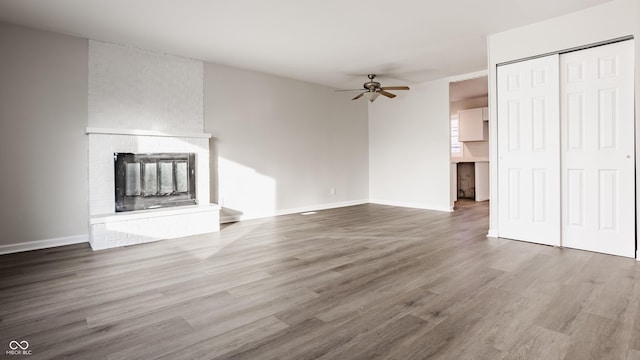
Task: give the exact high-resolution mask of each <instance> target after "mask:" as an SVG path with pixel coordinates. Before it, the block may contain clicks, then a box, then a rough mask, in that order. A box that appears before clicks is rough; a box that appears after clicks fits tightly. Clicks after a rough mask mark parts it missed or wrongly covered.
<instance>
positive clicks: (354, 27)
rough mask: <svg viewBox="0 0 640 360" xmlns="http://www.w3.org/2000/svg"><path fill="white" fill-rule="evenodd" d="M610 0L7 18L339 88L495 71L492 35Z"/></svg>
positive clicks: (142, 4) (70, 7)
mask: <svg viewBox="0 0 640 360" xmlns="http://www.w3.org/2000/svg"><path fill="white" fill-rule="evenodd" d="M608 1H610V0H485V1H479V0H449V1H446V0H439V1H435V0H395V1H391V0H384V1H383V0H349V1H345V0H318V1H303V0H271V1H266V0H236V1H232V0H226V1H222V0H208V1H207V0H182V1H178V0H173V1H171V0H133V1H131V0H82V1H78V0H2V1H0V21H4V22H9V23H14V24H19V25H26V26H30V27H36V28H40V29H45V30H51V31H55V32H60V33H65V34H70V35H75V36H80V37H86V38H91V39H96V40H103V41H110V42H115V43H122V44H128V45H134V46H138V47H142V48H147V49H152V50H161V51H164V52H168V53H172V54H176V55H181V56H187V57H192V58H196V59H201V60H206V61H210V62H215V63H220V64H227V65H232V66H236V67H241V68H246V69H252V70H256V71H261V72H266V73H271V74H276V75H281V76H286V77H290V78H294V79H299V80H303V81H309V82H313V83H318V84H324V85H328V86H332V87H336V88H354V87H360V86H361V85H362V83H364V82H365V81H366V76H365V75H366V74H368V73H376V74H379V76H378V78H377V80H378V81H380V82H382V83H383V85H387V86H388V85H399V84H403V85H404V84H413V83H419V82H424V81H428V80H433V79H437V78H442V77H445V76H451V75H458V74H463V73H467V72H472V71H477V70H482V69H485V68H486V64H487V54H486V36H487V35H489V34H492V33H496V32H501V31H504V30H508V29H511V28H514V27H518V26H521V25H525V24H529V23H533V22H537V21H540V20H544V19H547V18H551V17H555V16H559V15H563V14H566V13H570V12H573V11H576V10H579V9H583V8H587V7H591V6H595V5H598V4H601V3H605V2H608Z"/></svg>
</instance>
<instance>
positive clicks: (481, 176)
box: [475, 162, 489, 201]
mask: <svg viewBox="0 0 640 360" xmlns="http://www.w3.org/2000/svg"><path fill="white" fill-rule="evenodd" d="M475 172H476V174H475V175H476V179H475V180H476V201H485V200H489V162H476V165H475Z"/></svg>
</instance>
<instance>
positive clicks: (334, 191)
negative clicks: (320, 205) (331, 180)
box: [329, 187, 336, 195]
mask: <svg viewBox="0 0 640 360" xmlns="http://www.w3.org/2000/svg"><path fill="white" fill-rule="evenodd" d="M329 192H330V193H331V195H335V194H336V188H334V187H332V188H331V190H329Z"/></svg>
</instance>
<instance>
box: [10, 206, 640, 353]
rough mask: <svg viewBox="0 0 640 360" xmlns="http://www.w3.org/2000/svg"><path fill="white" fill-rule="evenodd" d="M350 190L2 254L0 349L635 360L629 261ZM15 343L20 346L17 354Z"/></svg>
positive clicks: (481, 211)
mask: <svg viewBox="0 0 640 360" xmlns="http://www.w3.org/2000/svg"><path fill="white" fill-rule="evenodd" d="M458 205H459V210H457V211H456V212H454V213H442V212H434V211H425V210H416V209H406V208H396V207H390V206H382V205H373V204H368V205H360V206H353V207H347V208H341V209H333V210H325V211H319V212H318V213H317V214H314V215H308V216H302V215H288V216H280V217H275V218H270V219H261V220H252V221H245V222H241V223H235V224H229V225H225V226H223V228H222V230H221V232H220V233H218V234H213V235H207V236H195V237H190V238H183V239H175V240H166V241H161V242H157V243H151V244H144V245H137V246H132V247H127V248H119V249H111V250H105V251H99V252H93V251H91V250H90V248H89V247H88V245H86V244H82V245H74V246H66V247H60V248H54V249H48V250H39V251H31V252H26V253H19V254H12V255H4V256H0V351H2V352H0V357H4V358H18V357H16V356H10V355H6V353H5V351H7V350H9V346H8V344H9V342H10V341H12V340H16V341H22V340H27V341H28V342H29V344H30V346H29V349H30V350H31V351H32V355H31V356H29V357H28V358H29V359H60V358H73V359H377V358H381V359H403V360H404V359H456V360H460V359H492V360H493V359H640V311H639V308H640V265H639V264H638V263H637V262H636V261H634V260H632V259H626V258H621V257H614V256H608V255H602V254H596V253H590V252H584V251H578V250H571V249H559V248H553V247H548V246H542V245H535V244H529V243H524V242H517V241H510V240H503V239H493V238H486V233H487V224H488V217H487V215H488V205H487V203H486V202H485V203H475V202H466V203H459V204H458ZM22 358H24V357H22Z"/></svg>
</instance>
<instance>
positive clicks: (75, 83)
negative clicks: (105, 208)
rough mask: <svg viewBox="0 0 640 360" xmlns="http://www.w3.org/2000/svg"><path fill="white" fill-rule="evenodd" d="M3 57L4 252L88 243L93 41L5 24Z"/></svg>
mask: <svg viewBox="0 0 640 360" xmlns="http://www.w3.org/2000/svg"><path fill="white" fill-rule="evenodd" d="M0 54H2V55H0V153H1V154H2V159H3V164H2V176H0V198H2V202H3V206H1V207H0V229H2V236H0V247H2V246H3V245H5V247H4V248H0V253H1V252H4V250H7V249H8V248H7V247H6V245H9V244H14V245H15V244H25V243H28V242H33V241H42V240H50V239H58V240H59V241H58V243H61V242H62V243H64V242H77V240H82V239H84V241H86V233H87V143H86V141H87V139H86V135H85V127H86V124H87V41H86V40H83V39H78V38H72V37H68V36H62V35H56V34H52V33H46V32H41V31H35V30H29V29H25V28H21V27H15V26H11V25H6V24H0ZM78 235H80V236H79V237H78ZM59 238H62V239H59ZM65 239H66V240H65ZM25 246H26V245H25ZM26 247H29V246H26ZM7 251H11V249H8V250H7Z"/></svg>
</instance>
